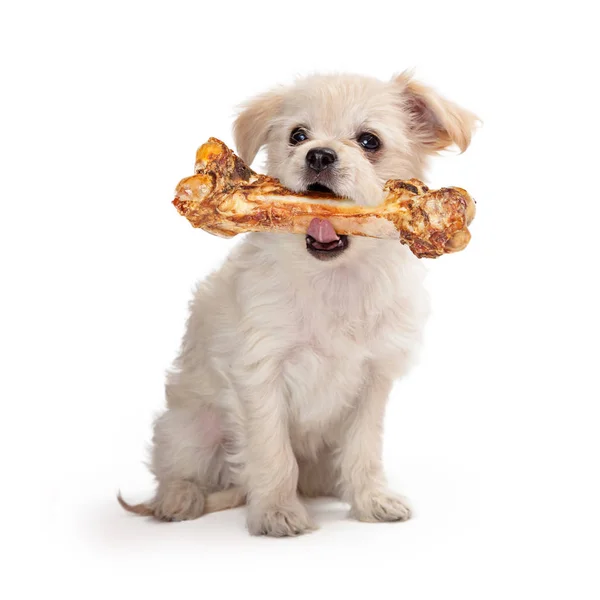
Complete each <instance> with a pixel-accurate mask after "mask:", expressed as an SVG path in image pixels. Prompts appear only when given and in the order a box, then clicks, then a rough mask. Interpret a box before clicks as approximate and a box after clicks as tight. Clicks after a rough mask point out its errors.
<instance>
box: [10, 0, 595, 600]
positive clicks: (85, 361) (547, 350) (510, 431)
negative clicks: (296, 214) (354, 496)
mask: <svg viewBox="0 0 600 600" xmlns="http://www.w3.org/2000/svg"><path fill="white" fill-rule="evenodd" d="M591 5H592V3H589V2H576V1H571V2H569V3H564V4H563V3H561V4H560V5H559V4H557V3H553V2H525V1H521V2H508V1H507V2H501V3H485V2H411V3H400V2H389V3H383V2H375V1H370V2H368V3H357V4H353V3H351V2H348V3H327V2H324V1H321V2H309V1H303V2H288V3H286V2H284V1H282V0H280V1H279V2H253V3H249V2H244V3H241V2H240V3H238V4H236V3H232V2H231V1H230V2H214V1H213V2H202V0H196V1H195V2H189V3H180V2H169V3H164V6H159V5H158V3H155V2H143V3H142V2H110V1H107V0H105V1H103V2H64V1H62V2H61V1H54V2H3V3H2V9H1V13H0V50H1V53H0V56H1V58H0V60H1V61H2V62H1V68H2V71H1V78H2V80H1V84H2V92H1V95H0V103H1V107H2V108H1V112H0V119H1V129H0V138H1V139H0V144H1V156H0V159H1V162H0V173H1V180H0V184H1V196H0V203H1V204H0V206H1V216H0V245H1V246H0V251H1V254H0V256H1V258H0V260H1V265H2V278H1V280H0V281H1V282H2V288H3V289H2V292H1V295H0V303H1V311H0V326H1V329H0V351H1V353H2V354H1V363H0V365H1V370H2V376H1V385H2V396H1V398H2V417H1V420H0V428H1V435H0V444H1V452H0V456H1V459H0V460H1V461H2V465H1V468H2V478H1V479H0V485H1V486H2V490H1V493H0V502H1V505H2V506H1V511H2V516H3V524H2V528H1V530H0V539H1V543H2V547H3V549H4V551H5V553H6V555H7V556H6V557H5V558H3V559H2V570H3V571H4V575H3V576H2V578H1V579H0V587H6V588H7V589H6V590H0V591H3V592H6V593H2V596H3V597H5V598H42V597H54V596H55V595H56V596H60V597H61V598H118V599H120V598H126V599H133V598H164V597H168V598H169V599H176V598H188V597H199V598H206V597H219V598H234V597H239V596H240V595H242V594H243V595H244V596H246V595H251V594H260V595H261V596H263V597H266V598H278V599H279V598H284V599H285V598H296V597H300V596H302V597H303V598H305V597H307V594H308V597H312V598H317V599H318V598H326V597H327V598H336V597H349V598H365V597H366V598H379V597H386V598H387V597H391V598H406V599H409V600H413V599H419V598H435V599H439V598H461V599H471V598H473V599H481V598H486V599H493V598H519V599H520V598H527V599H529V598H535V597H545V598H577V599H587V598H598V595H599V594H600V582H599V578H600V576H599V574H598V565H599V564H600V542H599V539H600V538H599V534H600V482H599V472H600V469H599V465H598V462H599V459H600V442H599V437H600V436H599V435H598V431H599V425H600V419H599V417H600V410H599V408H598V404H599V400H600V393H599V385H598V335H599V333H600V331H599V327H598V325H599V323H598V310H599V306H600V301H599V300H600V298H599V296H598V292H597V285H598V273H599V268H598V257H597V248H598V244H597V241H596V240H597V239H598V219H599V218H600V210H599V206H600V191H599V190H600V186H599V181H598V158H599V152H598V140H599V139H600V131H599V127H598V106H599V105H600V96H599V93H598V67H597V63H596V62H595V61H594V60H593V58H592V55H593V54H594V53H596V54H598V52H599V51H600V49H599V48H598V43H597V41H596V40H597V39H598V33H597V19H595V18H593V15H592V13H591V9H589V10H588V9H585V8H584V7H585V6H591ZM407 67H416V73H417V76H418V77H419V78H421V79H422V80H423V81H425V82H427V83H429V84H432V85H433V86H435V87H436V88H437V89H439V90H440V91H442V92H443V93H444V94H445V95H447V96H448V97H449V98H451V99H453V100H455V101H457V102H459V103H462V104H464V105H465V106H466V107H468V108H470V109H471V110H473V111H475V112H476V113H478V114H479V116H480V117H481V118H482V120H483V122H484V126H483V128H482V129H481V130H480V131H479V132H478V133H477V135H476V136H475V138H474V141H473V144H472V146H471V148H470V149H469V150H468V151H467V152H466V153H465V154H464V155H462V156H458V155H456V154H449V155H448V156H446V157H442V158H439V159H436V161H435V162H434V163H433V168H432V170H431V173H430V177H429V183H430V184H432V185H434V186H439V185H459V186H462V187H464V188H466V189H468V190H469V191H470V192H471V193H472V194H473V195H474V196H475V197H476V199H477V201H478V214H477V218H476V220H475V222H474V224H473V227H472V231H473V235H474V237H473V241H472V243H471V245H470V246H469V247H468V248H467V250H466V251H465V252H463V253H461V254H459V255H454V256H451V257H444V258H441V259H440V260H438V261H435V262H433V261H430V262H429V263H428V265H429V267H430V275H429V279H428V286H429V289H430V291H431V295H432V301H433V309H434V314H433V317H432V319H431V320H430V322H429V325H428V329H427V339H426V344H425V349H424V353H423V356H422V360H421V362H420V364H419V366H418V367H417V368H416V369H415V370H414V371H413V372H412V374H411V375H410V377H409V378H408V379H406V380H405V381H403V382H401V383H400V384H399V385H398V386H397V387H396V389H395V391H394V394H393V399H392V402H391V404H390V409H389V413H388V419H387V422H386V430H387V431H386V440H385V459H386V465H387V470H388V474H389V478H390V481H391V482H392V483H393V484H394V486H395V487H396V488H397V489H399V490H400V491H401V492H403V493H405V494H406V495H407V496H408V497H409V498H410V499H411V501H412V503H413V505H414V506H415V508H416V516H415V518H414V519H413V520H412V521H410V522H408V523H404V524H392V525H388V524H381V525H368V524H360V523H355V522H352V521H349V520H347V519H346V518H345V514H346V507H344V506H343V505H341V504H336V503H332V502H326V501H319V502H316V503H315V504H313V505H312V507H311V510H312V511H314V513H315V515H316V520H317V521H318V522H319V523H320V524H321V529H320V530H319V531H318V532H316V533H314V534H311V535H309V536H305V537H302V538H298V539H288V540H273V539H257V538H251V537H250V536H248V534H247V532H246V531H245V528H244V511H243V509H238V510H235V511H230V512H228V513H220V514H215V515H209V516H206V517H203V518H202V519H200V520H197V521H193V522H186V523H178V524H156V523H152V522H148V521H147V520H145V519H141V518H135V517H132V516H131V515H128V514H125V513H124V512H122V511H121V509H120V508H119V507H118V506H117V503H116V501H115V493H116V491H117V489H118V488H121V489H122V490H123V492H124V494H125V496H126V497H127V498H129V499H132V500H141V499H144V498H145V497H147V496H148V495H149V494H150V492H151V490H152V480H151V478H150V475H149V474H148V472H147V471H146V469H145V468H144V466H143V464H142V461H143V460H144V459H145V456H146V455H145V450H146V444H147V443H148V441H149V438H150V433H151V430H150V426H151V421H152V418H153V416H154V415H155V414H156V413H157V411H159V410H160V409H161V407H162V406H163V389H162V384H163V374H164V370H165V369H166V368H167V367H168V365H169V363H170V361H171V360H172V359H173V357H174V355H175V352H176V349H177V346H178V343H179V338H180V336H181V334H182V331H183V325H184V321H185V317H186V305H187V301H188V299H189V297H190V291H191V288H192V285H193V283H194V282H195V281H196V280H197V279H199V278H202V277H204V276H205V275H206V274H207V273H208V272H210V271H211V270H212V269H213V268H215V267H217V266H218V265H219V264H220V263H221V261H222V260H223V258H224V257H225V256H226V255H227V253H228V252H229V250H230V249H231V247H232V245H233V243H235V242H231V241H227V240H222V239H218V238H215V237H211V236H210V235H208V234H205V233H204V232H201V231H197V230H193V229H192V228H191V227H190V226H189V225H188V223H187V222H186V221H185V220H184V219H183V218H181V217H179V216H178V215H177V213H176V211H175V209H174V208H173V207H172V206H171V204H170V200H171V198H172V192H173V189H174V186H175V184H176V183H177V182H178V181H179V179H180V178H182V177H184V176H186V175H188V174H191V172H192V168H193V161H194V153H195V150H196V147H197V146H198V145H199V144H200V143H202V142H203V141H204V140H205V139H206V138H207V137H209V136H211V135H214V136H217V137H220V138H222V139H223V140H224V141H225V142H227V143H231V142H232V138H231V123H232V118H233V114H234V109H235V107H236V105H237V104H238V103H239V102H241V101H243V100H245V99H247V98H248V97H249V96H251V95H253V94H255V93H258V92H261V91H264V90H265V89H267V88H269V87H270V86H272V85H274V84H276V83H286V82H289V81H291V80H292V79H293V77H294V76H295V75H296V74H306V73H310V72H313V71H325V72H327V71H333V70H342V71H343V70H346V71H353V72H358V73H364V74H369V75H374V76H377V77H382V78H388V77H390V76H391V75H392V74H393V73H394V72H398V71H401V70H403V69H404V68H407ZM255 165H256V166H257V167H260V164H259V163H255ZM10 588H12V589H10ZM167 595H168V596H167Z"/></svg>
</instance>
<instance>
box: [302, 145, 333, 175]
mask: <svg viewBox="0 0 600 600" xmlns="http://www.w3.org/2000/svg"><path fill="white" fill-rule="evenodd" d="M336 160H337V154H336V153H335V152H334V151H333V150H332V149H331V148H313V149H312V150H309V151H308V152H307V154H306V164H307V165H308V166H309V167H310V168H311V169H312V170H313V171H316V172H317V173H320V172H321V171H324V170H325V169H326V168H327V167H328V166H329V165H332V164H333V163H334V162H335V161H336Z"/></svg>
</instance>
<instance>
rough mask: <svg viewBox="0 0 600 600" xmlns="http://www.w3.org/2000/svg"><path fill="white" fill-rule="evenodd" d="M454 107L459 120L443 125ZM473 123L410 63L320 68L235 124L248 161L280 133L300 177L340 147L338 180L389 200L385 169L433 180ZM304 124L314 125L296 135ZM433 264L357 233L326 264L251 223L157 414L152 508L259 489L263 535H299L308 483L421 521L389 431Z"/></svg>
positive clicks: (277, 141) (274, 155)
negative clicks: (390, 473) (372, 136)
mask: <svg viewBox="0 0 600 600" xmlns="http://www.w3.org/2000/svg"><path fill="white" fill-rule="evenodd" d="M411 86H412V87H411ZM413 88H414V89H413ZM423 90H426V94H425V93H424V92H423ZM417 93H418V94H420V96H418V97H417V96H416V94H417ZM426 97H427V98H431V97H435V102H431V101H430V100H427V98H426ZM423 98H426V100H423ZM426 101H427V102H428V103H426V104H424V102H426ZM444 106H450V107H451V108H452V111H453V113H452V116H451V119H452V125H453V127H454V130H455V131H449V130H448V129H443V130H442V125H443V123H444V120H446V121H447V120H448V118H449V117H448V116H447V115H445V114H439V113H440V111H442V113H443V111H444ZM407 107H409V108H407ZM415 107H417V108H415ZM419 109H421V110H419ZM436 111H437V114H436ZM457 114H458V115H459V117H458V118H457V117H456V115H457ZM460 115H462V118H463V120H462V121H461V118H460ZM473 122H474V120H473V117H472V115H470V114H469V113H466V111H462V109H458V107H455V106H454V105H450V104H449V103H447V102H446V101H445V100H443V99H442V98H441V97H439V96H437V95H435V93H434V92H433V91H432V90H430V89H429V88H425V87H424V86H420V84H414V83H413V82H411V80H410V78H409V77H408V76H407V75H402V76H400V77H398V78H396V79H394V80H392V81H391V82H389V83H384V82H379V81H377V80H374V79H368V78H361V77H354V76H314V77H310V78H307V79H305V80H301V81H299V82H298V83H297V84H296V85H295V86H293V87H292V88H290V89H278V90H275V91H273V92H270V93H268V94H265V95H263V96H261V97H259V98H257V99H255V100H254V101H252V102H251V103H249V104H248V105H247V106H246V108H245V109H244V111H243V112H242V113H241V114H240V117H239V118H238V120H237V122H236V128H235V133H236V142H237V145H238V149H239V152H240V154H241V156H242V158H244V159H245V160H247V161H250V162H251V161H252V159H253V158H254V155H255V154H256V152H257V151H258V150H259V148H260V146H261V145H262V144H266V145H267V150H268V172H269V174H270V175H273V176H276V177H279V178H280V179H281V181H282V182H283V183H284V184H285V185H287V186H289V187H292V188H294V189H303V188H304V187H305V185H306V182H305V171H304V157H305V155H306V151H307V150H308V149H309V148H311V147H315V146H323V145H327V146H328V147H331V148H333V149H335V151H336V152H337V153H338V156H339V161H338V162H339V166H338V168H337V170H336V171H335V173H334V175H335V179H334V181H335V189H336V191H337V192H338V193H340V194H342V195H345V196H347V197H348V198H351V199H353V200H355V201H358V202H361V203H367V204H369V203H370V204H376V203H377V202H378V201H379V198H380V195H381V188H382V185H383V183H384V182H385V180H387V179H388V178H392V177H397V178H409V177H422V176H423V168H424V165H425V159H426V155H427V154H429V153H431V152H432V151H434V150H433V148H435V149H439V148H440V147H441V146H442V145H443V141H440V140H441V139H442V138H443V137H444V136H446V138H448V139H450V142H449V143H451V142H452V141H456V139H458V136H460V141H461V144H463V145H464V140H465V139H467V138H470V131H471V128H472V125H473ZM299 124H302V125H303V126H305V127H307V128H308V129H309V130H310V132H311V138H310V139H309V140H308V141H307V142H304V143H303V144H301V145H299V146H295V147H291V146H289V144H288V139H289V134H290V131H291V130H292V129H293V128H294V127H296V126H297V125H299ZM365 128H367V129H368V130H370V131H376V132H377V134H378V135H379V136H380V138H381V139H382V142H383V148H382V151H381V152H380V153H379V155H378V157H377V158H376V159H373V158H372V157H369V156H367V155H366V154H365V152H364V150H362V149H361V148H360V147H359V146H358V145H357V144H356V142H355V136H356V134H357V132H359V131H360V130H362V129H365ZM437 130H439V131H440V134H439V135H437V134H436V133H435V131H437ZM456 131H458V132H459V133H456ZM436 136H437V137H436ZM434 137H436V139H437V142H435V143H432V140H433V139H434ZM438 138H439V139H438ZM455 138H456V139H455ZM467 143H468V142H467ZM427 144H429V147H428V146H427ZM446 145H448V143H446ZM422 266H423V265H422V263H421V261H419V260H418V259H416V258H415V257H414V256H413V255H412V254H411V253H410V252H409V250H408V249H407V248H406V247H404V246H402V245H400V244H399V243H398V242H390V241H383V240H371V239H366V238H352V239H351V240H350V245H349V247H348V249H347V250H346V251H345V252H344V253H343V254H342V255H341V256H339V257H338V258H336V259H334V260H332V261H329V262H322V261H319V260H317V259H316V258H314V257H313V256H311V255H310V254H309V253H308V252H307V250H306V246H305V241H304V238H303V236H297V235H285V234H250V235H248V236H247V237H246V239H245V240H244V242H243V243H242V244H241V245H240V246H238V247H237V248H236V249H235V250H234V251H233V252H232V254H231V256H230V257H229V259H228V260H227V262H226V264H225V265H224V266H223V267H222V269H220V270H219V271H218V272H216V273H214V274H212V275H211V276H210V277H209V278H208V279H207V280H206V281H204V282H203V283H201V284H200V285H199V286H198V289H197V290H196V293H195V295H194V298H193V300H192V303H191V308H190V317H189V321H188V325H187V331H186V333H185V336H184V339H183V343H182V347H181V352H180V355H179V356H178V358H177V360H176V362H175V365H174V368H173V370H172V371H171V372H170V374H169V376H168V381H167V386H166V395H167V404H168V409H167V411H166V413H165V414H164V415H163V416H161V417H160V418H159V419H158V420H157V422H156V425H155V435H154V451H153V460H152V468H153V471H154V474H155V475H156V478H157V481H158V490H157V495H156V497H155V498H154V500H153V501H152V502H151V503H150V504H149V505H147V510H148V511H149V512H148V514H150V513H152V514H154V515H155V516H158V517H160V518H167V519H179V518H194V517H197V516H199V514H201V513H202V512H203V511H205V510H208V509H207V508H206V507H205V499H206V498H208V500H207V502H209V503H211V506H212V508H211V510H217V509H219V508H223V507H226V506H231V505H235V504H239V503H240V502H243V501H244V498H245V499H246V502H247V503H248V527H249V530H250V532H251V533H253V534H269V535H276V536H280V535H294V534H297V533H302V532H304V531H308V530H310V529H312V528H314V524H313V523H312V521H311V519H310V517H309V515H308V513H307V511H306V509H305V507H304V505H303V503H302V501H301V499H300V497H299V495H298V494H299V493H300V494H301V495H304V496H316V495H336V496H338V497H340V498H342V499H343V500H345V501H347V502H348V503H349V504H350V506H351V511H352V514H353V515H354V516H355V517H356V518H358V519H361V520H365V521H378V520H402V519H406V518H408V516H409V510H408V508H407V507H406V506H405V504H404V503H403V501H402V500H401V499H400V498H399V497H398V496H396V495H395V494H394V493H392V492H390V491H389V490H388V489H387V487H386V483H385V477H384V475H383V470H382V465H381V428H382V421H383V416H384V409H385V404H386V401H387V396H388V393H389V390H390V388H391V385H392V382H393V381H394V380H395V379H397V378H399V377H401V376H402V375H403V374H404V373H406V371H407V369H408V368H409V365H410V364H411V361H412V360H413V358H414V354H415V349H416V348H417V346H418V342H419V339H420V336H421V331H422V327H423V323H424V320H425V317H426V314H427V310H428V309H427V300H426V297H425V293H424V290H423V285H422V279H423V268H422ZM223 490H225V491H227V490H231V494H227V493H225V492H224V491H223ZM211 498H212V500H211ZM134 508H135V507H134ZM138 512H141V511H140V510H138Z"/></svg>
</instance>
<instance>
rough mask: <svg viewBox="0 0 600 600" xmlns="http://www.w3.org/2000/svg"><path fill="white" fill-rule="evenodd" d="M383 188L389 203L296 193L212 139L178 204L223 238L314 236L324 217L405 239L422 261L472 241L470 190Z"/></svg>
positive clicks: (409, 185)
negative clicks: (243, 235)
mask: <svg viewBox="0 0 600 600" xmlns="http://www.w3.org/2000/svg"><path fill="white" fill-rule="evenodd" d="M383 191H384V201H383V202H382V203H381V204H379V205H378V206H375V207H368V206H360V205H357V204H354V203H352V202H351V201H349V200H343V199H341V198H337V197H336V196H333V195H332V194H320V193H316V192H305V193H303V194H296V193H294V192H292V191H291V190H289V189H287V188H285V187H284V186H282V185H281V184H280V183H279V181H277V180H276V179H273V178H272V177H268V176H266V175H258V174H257V173H255V172H254V171H252V170H251V169H250V168H249V167H248V166H247V165H246V164H244V162H243V161H242V160H241V159H240V158H239V157H237V156H236V155H235V154H234V153H233V152H232V151H231V150H230V149H229V148H228V147H227V146H226V145H225V144H224V143H223V142H221V141H219V140H217V139H216V138H210V139H209V140H208V142H206V143H205V144H203V145H202V146H201V147H200V148H199V149H198V152H197V153H196V175H193V176H191V177H187V178H185V179H183V180H182V181H181V182H180V183H179V185H178V186H177V190H176V196H175V200H173V204H174V205H175V206H176V208H177V210H178V211H179V213H180V214H182V215H184V216H185V217H186V218H187V219H188V221H189V222H190V223H191V224H192V225H193V226H194V227H200V228H201V229H204V230H206V231H208V232H210V233H213V234H215V235H219V236H222V237H231V236H234V235H236V234H238V233H245V232H249V231H273V232H277V231H279V232H288V233H299V234H304V235H306V232H307V230H308V226H309V224H310V222H311V221H312V220H313V219H314V218H321V219H327V220H328V221H329V222H330V223H331V224H332V225H333V228H334V229H335V231H336V233H337V234H338V235H359V236H368V237H374V238H383V239H397V240H400V242H402V243H403V244H407V245H408V246H409V247H410V249H411V250H412V252H413V253H414V254H415V255H416V256H418V257H419V258H421V257H429V258H435V257H437V256H441V255H442V254H445V253H449V252H457V251H459V250H462V249H463V248H465V246H466V245H467V244H468V243H469V240H470V239H471V234H470V233H469V230H468V229H467V226H468V225H469V224H470V223H471V221H472V220H473V217H474V216H475V204H474V202H473V200H472V199H471V197H470V196H469V194H468V193H467V192H466V191H465V190H463V189H461V188H457V187H449V188H442V189H439V190H433V191H432V190H429V188H428V187H427V186H426V185H424V184H423V182H421V181H419V180H418V179H410V180H408V181H402V180H397V179H391V180H389V181H388V182H387V183H386V184H385V186H384V190H383Z"/></svg>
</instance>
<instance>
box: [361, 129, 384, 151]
mask: <svg viewBox="0 0 600 600" xmlns="http://www.w3.org/2000/svg"><path fill="white" fill-rule="evenodd" d="M357 141H358V143H359V144H360V145H361V147H362V148H364V149H365V150H370V151H374V150H377V149H378V148H379V146H381V142H380V141H379V138H378V137H377V136H376V135H375V134H373V133H361V134H360V135H359V136H358V138H357Z"/></svg>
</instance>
